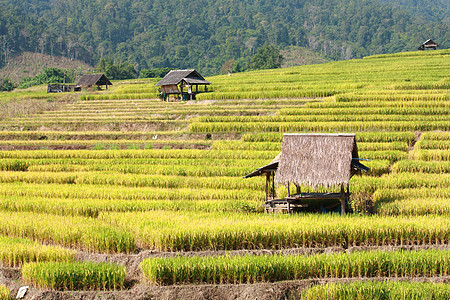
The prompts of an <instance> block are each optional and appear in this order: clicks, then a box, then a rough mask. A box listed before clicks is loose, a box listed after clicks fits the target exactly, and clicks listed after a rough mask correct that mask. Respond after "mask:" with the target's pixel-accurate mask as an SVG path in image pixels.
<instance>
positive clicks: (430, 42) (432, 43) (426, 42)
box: [422, 39, 437, 46]
mask: <svg viewBox="0 0 450 300" xmlns="http://www.w3.org/2000/svg"><path fill="white" fill-rule="evenodd" d="M422 45H424V46H425V45H427V46H430V45H431V46H437V44H436V43H435V42H433V41H432V40H431V39H429V40H426V41H425V42H424V43H423V44H422Z"/></svg>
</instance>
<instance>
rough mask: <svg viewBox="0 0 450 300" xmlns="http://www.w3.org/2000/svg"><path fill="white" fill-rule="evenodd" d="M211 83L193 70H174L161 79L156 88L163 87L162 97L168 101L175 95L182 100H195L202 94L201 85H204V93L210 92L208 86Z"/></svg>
mask: <svg viewBox="0 0 450 300" xmlns="http://www.w3.org/2000/svg"><path fill="white" fill-rule="evenodd" d="M210 84H211V82H209V81H208V80H205V78H203V77H202V75H200V74H199V73H198V72H197V71H195V70H194V69H191V70H172V71H170V72H169V73H167V74H166V76H164V77H163V79H161V80H160V81H159V82H158V83H157V84H156V86H160V87H161V97H162V99H163V100H164V101H168V100H169V97H170V95H174V96H175V97H176V98H177V99H181V100H195V96H196V95H197V94H198V93H201V91H200V90H199V85H200V86H202V85H204V91H205V92H207V91H208V87H207V86H208V85H210ZM185 88H186V90H185Z"/></svg>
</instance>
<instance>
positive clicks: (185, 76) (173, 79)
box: [156, 69, 211, 86]
mask: <svg viewBox="0 0 450 300" xmlns="http://www.w3.org/2000/svg"><path fill="white" fill-rule="evenodd" d="M183 80H184V81H186V82H187V83H190V84H211V82H209V81H207V80H205V78H203V77H202V75H200V74H199V73H198V72H197V71H195V70H194V69H191V70H172V71H170V72H169V73H167V74H166V76H164V77H163V79H161V80H160V81H159V82H158V83H157V84H156V86H162V85H177V84H179V83H180V82H181V81H183Z"/></svg>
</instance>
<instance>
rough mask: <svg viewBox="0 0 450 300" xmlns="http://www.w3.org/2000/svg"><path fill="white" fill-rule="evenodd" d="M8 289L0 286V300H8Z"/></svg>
mask: <svg viewBox="0 0 450 300" xmlns="http://www.w3.org/2000/svg"><path fill="white" fill-rule="evenodd" d="M10 299H11V298H10V294H9V288H8V287H7V286H4V285H2V284H0V300H10Z"/></svg>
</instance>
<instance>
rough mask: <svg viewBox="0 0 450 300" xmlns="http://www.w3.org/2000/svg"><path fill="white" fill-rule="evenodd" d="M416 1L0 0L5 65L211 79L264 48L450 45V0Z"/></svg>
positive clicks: (331, 54)
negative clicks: (73, 64) (33, 63)
mask: <svg viewBox="0 0 450 300" xmlns="http://www.w3.org/2000/svg"><path fill="white" fill-rule="evenodd" d="M393 2H394V3H393ZM413 2H414V4H413ZM413 2H411V1H402V4H399V3H397V1H388V0H383V3H380V1H375V0H370V1H356V0H351V1H344V0H333V1H313V0H307V1H302V2H301V3H299V2H298V1H296V0H287V1H285V2H280V1H275V0H263V1H259V2H258V4H257V5H255V4H254V3H253V2H242V1H238V2H235V1H226V0H206V1H203V2H201V1H199V0H196V1H190V2H189V3H185V4H184V5H179V3H178V2H177V1H175V0H155V1H144V0H138V1H129V0H127V1H119V0H107V1H103V2H102V5H97V3H95V2H88V3H83V4H80V1H76V0H69V1H65V2H64V3H63V2H58V3H55V4H54V5H53V4H52V5H50V4H49V3H48V1H37V0H28V1H22V2H17V1H3V2H2V5H3V10H2V11H1V12H0V24H1V25H0V33H1V36H2V37H3V39H4V41H5V43H3V44H2V45H3V46H2V47H1V49H0V61H1V62H2V64H3V63H5V64H6V63H7V61H8V59H9V58H10V57H11V54H12V53H14V54H16V53H21V52H22V51H31V52H41V53H47V54H53V55H64V56H67V57H68V58H74V59H81V60H83V61H86V62H88V63H89V64H91V65H92V64H95V62H98V61H99V60H100V58H101V57H112V58H113V59H114V60H116V61H129V62H131V63H132V64H134V65H138V66H139V68H142V69H154V68H163V67H177V68H196V69H198V70H200V71H201V73H202V74H206V75H209V74H217V73H219V70H220V68H221V67H222V66H223V65H224V63H225V62H227V61H229V60H230V59H233V60H235V61H237V62H238V63H237V64H238V66H236V69H237V71H239V65H240V63H239V61H241V60H242V61H244V62H247V61H248V60H249V59H250V58H251V57H252V56H253V55H254V54H255V52H256V49H258V48H259V47H261V46H262V45H264V44H274V45H277V46H279V47H280V48H285V47H288V46H302V47H307V48H308V49H309V50H312V51H314V52H318V53H321V54H322V55H323V56H325V57H326V58H328V59H350V58H361V57H363V56H365V55H369V54H379V53H394V52H398V51H410V50H415V49H417V47H418V46H419V45H420V44H421V43H423V42H424V41H425V40H427V39H428V38H430V37H431V38H433V40H434V41H435V42H437V43H438V44H439V45H440V47H442V48H444V49H445V48H447V47H448V46H449V44H448V38H447V36H446V34H447V32H448V24H447V23H446V21H445V20H446V19H445V17H446V16H448V15H449V13H448V5H447V6H445V5H444V2H445V1H442V0H430V1H427V3H423V2H425V1H423V0H421V1H413ZM69 15H70V18H67V16H69ZM417 15H418V17H417ZM165 16H167V17H165ZM174 16H176V17H174ZM424 16H425V17H424ZM24 28H26V30H23V29H24ZM417 28H420V30H417ZM62 30H63V32H64V34H61V31H62ZM241 71H242V70H241ZM233 72H235V71H233Z"/></svg>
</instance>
